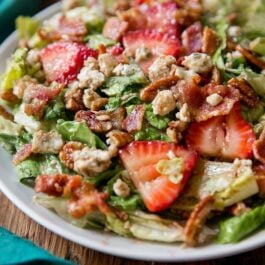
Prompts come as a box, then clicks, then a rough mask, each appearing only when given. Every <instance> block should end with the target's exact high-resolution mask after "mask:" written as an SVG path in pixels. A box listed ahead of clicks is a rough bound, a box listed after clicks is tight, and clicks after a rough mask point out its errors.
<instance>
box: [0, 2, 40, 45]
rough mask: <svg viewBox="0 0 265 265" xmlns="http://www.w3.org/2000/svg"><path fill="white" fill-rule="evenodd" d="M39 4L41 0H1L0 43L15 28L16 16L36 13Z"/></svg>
mask: <svg viewBox="0 0 265 265" xmlns="http://www.w3.org/2000/svg"><path fill="white" fill-rule="evenodd" d="M39 4H40V1H39V0H31V1H30V0H0V43H1V42H2V41H3V40H4V39H5V38H6V37H7V36H8V35H9V34H10V33H11V32H12V31H13V30H14V29H15V19H16V17H17V16H19V15H30V16H31V15H34V14H35V13H36V12H37V11H38V8H39Z"/></svg>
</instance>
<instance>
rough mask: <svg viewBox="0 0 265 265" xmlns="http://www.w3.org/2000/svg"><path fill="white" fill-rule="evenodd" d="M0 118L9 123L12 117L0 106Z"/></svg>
mask: <svg viewBox="0 0 265 265" xmlns="http://www.w3.org/2000/svg"><path fill="white" fill-rule="evenodd" d="M0 116H2V117H3V118H5V119H7V120H10V121H12V120H13V115H12V114H10V113H9V112H7V111H6V110H5V109H4V108H3V107H2V106H1V105H0Z"/></svg>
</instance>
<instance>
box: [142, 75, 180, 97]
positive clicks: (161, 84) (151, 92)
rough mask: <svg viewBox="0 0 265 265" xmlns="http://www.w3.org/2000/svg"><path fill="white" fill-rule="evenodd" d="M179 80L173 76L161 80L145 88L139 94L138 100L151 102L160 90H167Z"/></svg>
mask: <svg viewBox="0 0 265 265" xmlns="http://www.w3.org/2000/svg"><path fill="white" fill-rule="evenodd" d="M178 80H179V78H178V77H177V76H175V75H172V76H167V77H164V78H161V79H159V80H157V81H155V82H153V83H151V84H150V85H148V86H147V87H145V88H144V89H143V90H142V91H141V93H140V98H141V100H143V101H152V100H153V99H154V98H155V96H156V95H157V93H158V92H159V91H160V90H164V89H169V88H170V87H172V86H174V85H175V84H176V83H177V82H178Z"/></svg>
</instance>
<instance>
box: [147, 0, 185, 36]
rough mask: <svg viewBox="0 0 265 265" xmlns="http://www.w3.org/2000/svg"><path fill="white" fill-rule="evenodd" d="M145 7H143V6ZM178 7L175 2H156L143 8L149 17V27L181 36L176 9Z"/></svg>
mask: <svg viewBox="0 0 265 265" xmlns="http://www.w3.org/2000/svg"><path fill="white" fill-rule="evenodd" d="M142 9H143V8H142ZM177 9H178V7H177V4H176V3H174V2H165V3H156V4H155V5H154V6H152V7H150V8H148V9H146V11H145V10H144V9H143V10H142V12H143V13H144V14H145V15H146V17H147V20H148V22H147V25H148V28H149V29H155V30H156V31H158V32H162V33H166V34H169V35H172V36H176V37H179V36H180V26H179V25H178V24H177V20H176V11H177Z"/></svg>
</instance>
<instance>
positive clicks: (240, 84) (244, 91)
mask: <svg viewBox="0 0 265 265" xmlns="http://www.w3.org/2000/svg"><path fill="white" fill-rule="evenodd" d="M228 84H229V85H231V86H232V87H234V88H236V89H238V90H239V91H240V99H241V101H242V102H243V103H245V104H246V105H247V106H249V107H251V108H253V107H255V106H256V105H257V104H258V103H259V98H258V96H257V95H256V94H255V92H254V90H253V89H252V87H251V86H250V85H249V84H248V82H247V81H246V80H244V79H242V78H240V79H239V78H232V79H230V80H229V81H228Z"/></svg>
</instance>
